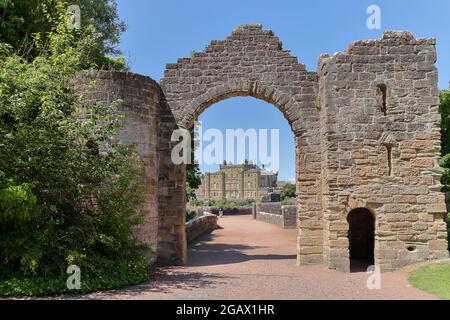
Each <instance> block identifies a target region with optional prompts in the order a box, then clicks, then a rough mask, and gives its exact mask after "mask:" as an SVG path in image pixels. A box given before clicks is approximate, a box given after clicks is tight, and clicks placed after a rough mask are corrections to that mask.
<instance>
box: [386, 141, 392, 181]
mask: <svg viewBox="0 0 450 320" xmlns="http://www.w3.org/2000/svg"><path fill="white" fill-rule="evenodd" d="M386 151H387V152H386V153H387V165H388V176H389V177H392V146H390V145H386Z"/></svg>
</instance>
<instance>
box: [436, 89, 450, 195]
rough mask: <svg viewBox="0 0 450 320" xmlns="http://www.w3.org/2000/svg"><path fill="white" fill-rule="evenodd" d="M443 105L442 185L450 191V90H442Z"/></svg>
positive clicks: (441, 107)
mask: <svg viewBox="0 0 450 320" xmlns="http://www.w3.org/2000/svg"><path fill="white" fill-rule="evenodd" d="M440 99H441V104H440V107H439V110H440V113H441V116H442V122H441V134H442V159H441V161H440V165H441V166H442V167H443V168H444V175H443V176H442V179H441V183H442V184H443V185H444V190H443V191H449V190H450V90H442V91H441V93H440Z"/></svg>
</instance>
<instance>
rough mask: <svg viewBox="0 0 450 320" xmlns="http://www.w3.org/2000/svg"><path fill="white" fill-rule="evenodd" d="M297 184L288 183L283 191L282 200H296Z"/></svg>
mask: <svg viewBox="0 0 450 320" xmlns="http://www.w3.org/2000/svg"><path fill="white" fill-rule="evenodd" d="M295 192H296V190H295V184H293V183H287V184H286V185H285V186H284V187H283V190H282V191H281V199H282V200H283V199H286V198H295Z"/></svg>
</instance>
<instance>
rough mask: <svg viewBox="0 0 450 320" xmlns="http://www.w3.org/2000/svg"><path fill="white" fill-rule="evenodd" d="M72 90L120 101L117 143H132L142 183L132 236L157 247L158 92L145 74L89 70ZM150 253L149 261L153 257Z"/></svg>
mask: <svg viewBox="0 0 450 320" xmlns="http://www.w3.org/2000/svg"><path fill="white" fill-rule="evenodd" d="M76 90H77V91H79V92H80V93H84V94H87V96H86V98H85V101H86V102H88V103H104V104H106V105H110V104H112V103H114V102H116V101H118V100H121V101H122V103H121V104H120V108H119V111H120V112H121V113H123V114H124V115H125V119H124V122H123V124H122V125H123V128H122V129H121V130H120V132H119V135H118V141H119V143H123V144H133V143H136V146H137V151H138V153H139V156H140V158H141V161H142V163H143V172H142V175H141V177H142V179H143V180H144V182H145V186H146V193H147V194H146V198H145V202H144V203H143V204H142V206H141V211H142V212H143V214H144V223H143V224H142V225H140V226H138V227H137V228H136V229H135V233H136V236H138V237H139V238H140V239H142V240H143V241H145V242H146V243H148V244H150V245H151V246H152V248H153V249H154V250H155V252H156V250H158V239H157V235H158V163H159V155H158V153H159V151H158V128H159V115H160V107H159V100H160V96H161V91H160V88H159V85H158V84H157V83H156V82H155V81H153V80H152V79H150V78H148V77H144V76H141V75H137V74H133V73H125V72H109V71H91V72H84V73H81V74H79V75H78V77H77V81H76ZM155 258H156V257H155V255H152V257H151V260H155Z"/></svg>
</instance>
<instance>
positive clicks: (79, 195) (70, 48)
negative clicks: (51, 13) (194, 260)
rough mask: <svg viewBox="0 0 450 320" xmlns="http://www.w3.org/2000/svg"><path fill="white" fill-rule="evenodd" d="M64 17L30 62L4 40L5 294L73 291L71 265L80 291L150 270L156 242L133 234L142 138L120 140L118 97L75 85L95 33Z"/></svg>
mask: <svg viewBox="0 0 450 320" xmlns="http://www.w3.org/2000/svg"><path fill="white" fill-rule="evenodd" d="M65 18H66V17H65V16H64V15H62V16H61V17H60V20H61V23H60V24H59V25H58V28H57V29H55V30H53V32H52V33H50V35H49V42H48V43H45V44H43V43H41V42H40V41H39V39H36V44H37V49H38V50H39V55H38V56H36V57H35V58H34V59H33V60H32V61H27V60H25V59H23V58H22V57H20V56H18V55H17V54H15V53H14V52H13V51H12V50H10V48H9V47H8V46H7V45H5V44H3V45H0V209H1V212H0V295H16V294H20V295H36V294H37V295H41V294H53V293H58V292H66V291H67V290H66V289H65V283H66V278H67V277H68V275H67V274H66V269H67V266H69V265H77V266H79V267H80V268H81V273H82V277H83V278H84V279H85V281H82V286H83V287H82V290H81V292H83V291H84V292H85V291H90V290H98V289H109V288H112V287H117V286H121V285H126V284H131V283H137V282H140V281H143V280H145V279H147V277H148V272H147V262H146V256H147V254H148V250H149V248H148V247H147V246H146V245H144V244H143V243H141V242H140V241H138V240H137V239H136V238H135V237H134V236H133V228H134V227H135V226H136V225H137V224H139V223H141V222H142V220H143V219H142V216H141V215H140V214H139V211H138V208H139V205H140V203H141V202H142V200H143V194H144V193H143V184H142V183H141V181H140V180H139V179H138V178H137V177H138V176H139V174H140V172H141V170H142V168H141V165H140V162H139V159H138V156H137V154H136V151H135V148H134V146H126V145H118V144H117V143H115V142H114V141H115V140H114V139H115V136H116V135H117V130H119V128H120V123H121V119H122V118H121V116H120V115H119V114H118V113H117V103H115V104H112V105H111V106H105V105H102V104H84V103H82V102H81V101H82V100H81V97H79V96H78V95H77V94H76V93H75V92H74V88H73V80H72V79H74V78H75V73H76V72H77V70H79V68H80V65H84V64H86V62H87V61H89V55H88V53H89V52H90V50H91V49H92V46H93V45H95V41H93V38H92V36H91V33H90V32H91V31H92V30H88V31H86V34H85V35H81V34H73V33H72V31H69V30H67V29H66V26H65V21H66V19H65ZM106 146H108V147H107V148H106ZM117 272H120V274H118V273H117ZM62 280H64V281H62Z"/></svg>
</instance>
